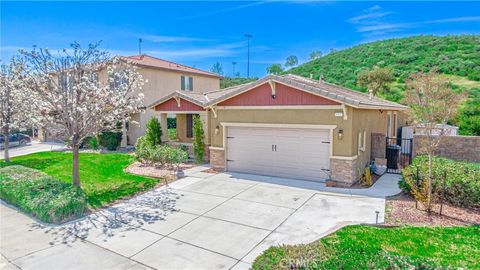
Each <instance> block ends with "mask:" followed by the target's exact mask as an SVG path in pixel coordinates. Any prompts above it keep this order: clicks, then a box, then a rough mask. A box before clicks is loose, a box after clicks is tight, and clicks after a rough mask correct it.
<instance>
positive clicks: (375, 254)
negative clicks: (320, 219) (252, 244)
mask: <svg viewBox="0 0 480 270" xmlns="http://www.w3.org/2000/svg"><path fill="white" fill-rule="evenodd" d="M479 261H480V226H470V227H400V228H375V227H370V226H360V225H355V226H347V227H345V228H342V229H340V230H339V231H337V232H336V233H334V234H331V235H329V236H327V237H325V238H322V239H320V240H318V241H316V242H313V243H310V244H306V245H296V246H280V247H271V248H269V249H268V250H266V251H265V252H264V253H263V254H262V255H260V256H259V257H257V258H256V260H255V262H254V263H253V269H287V268H289V265H291V264H290V263H289V262H297V265H298V264H301V263H304V264H303V266H304V267H300V269H406V268H410V266H415V267H417V268H410V269H438V268H442V267H452V268H459V267H462V268H467V269H479V264H478V262H479ZM305 266H306V267H305ZM395 266H396V267H395ZM422 266H423V267H424V268H420V267H422Z"/></svg>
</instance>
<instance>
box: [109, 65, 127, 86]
mask: <svg viewBox="0 0 480 270" xmlns="http://www.w3.org/2000/svg"><path fill="white" fill-rule="evenodd" d="M127 86H128V73H127V72H126V71H120V70H117V71H115V73H114V74H112V75H110V89H113V90H125V89H126V88H127Z"/></svg>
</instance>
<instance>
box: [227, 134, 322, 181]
mask: <svg viewBox="0 0 480 270" xmlns="http://www.w3.org/2000/svg"><path fill="white" fill-rule="evenodd" d="M329 156H330V131H329V130H321V129H297V128H257V127H255V128H250V127H228V128H227V170H229V171H235V172H246V173H253V174H262V175H272V176H280V177H287V178H298V179H307V180H315V181H322V180H325V179H326V178H327V173H328V169H329V167H330V159H329Z"/></svg>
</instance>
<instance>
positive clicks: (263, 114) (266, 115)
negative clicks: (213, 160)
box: [210, 107, 356, 156]
mask: <svg viewBox="0 0 480 270" xmlns="http://www.w3.org/2000/svg"><path fill="white" fill-rule="evenodd" d="M352 111H353V109H352V108H349V107H347V115H350V114H351V113H352ZM335 112H342V109H338V110H336V109H326V110H323V109H322V110H319V109H258V110H257V109H251V110H249V109H246V110H245V109H244V110H223V109H219V110H217V118H215V117H213V116H212V113H211V112H210V120H211V125H210V129H211V130H210V134H213V135H212V137H211V138H212V140H211V145H212V146H214V147H223V129H222V128H221V124H220V123H221V122H235V123H266V124H308V125H336V126H337V127H336V129H335V130H334V136H333V155H334V156H352V155H356V153H353V151H352V133H351V132H347V131H348V130H351V127H352V118H351V117H348V119H347V120H344V119H343V117H336V116H335V115H334V114H335ZM217 126H218V127H219V132H218V133H217V134H215V128H216V127H217ZM339 129H343V130H344V132H345V136H344V137H343V139H342V140H339V139H338V137H337V132H338V130H339Z"/></svg>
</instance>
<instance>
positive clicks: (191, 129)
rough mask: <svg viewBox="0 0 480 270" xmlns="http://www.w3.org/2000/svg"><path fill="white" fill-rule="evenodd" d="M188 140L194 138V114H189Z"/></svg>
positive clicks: (187, 116)
mask: <svg viewBox="0 0 480 270" xmlns="http://www.w3.org/2000/svg"><path fill="white" fill-rule="evenodd" d="M186 118H187V138H193V114H187V115H186Z"/></svg>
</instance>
